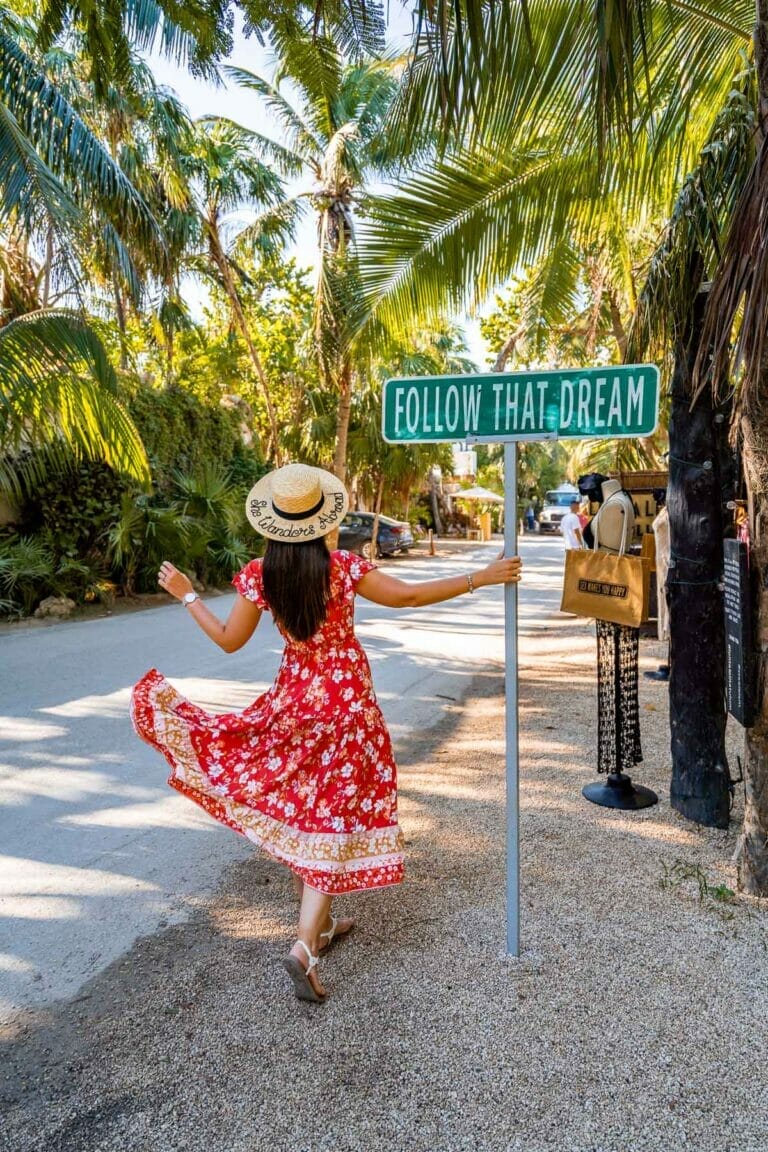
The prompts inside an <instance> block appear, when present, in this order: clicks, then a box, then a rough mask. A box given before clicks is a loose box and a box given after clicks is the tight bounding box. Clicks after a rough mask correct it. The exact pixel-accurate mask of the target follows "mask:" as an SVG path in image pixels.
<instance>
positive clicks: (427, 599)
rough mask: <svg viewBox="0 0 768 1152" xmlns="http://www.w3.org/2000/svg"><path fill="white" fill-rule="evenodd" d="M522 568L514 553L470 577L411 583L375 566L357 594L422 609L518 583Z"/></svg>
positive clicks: (393, 605) (387, 604)
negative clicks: (475, 592) (494, 587)
mask: <svg viewBox="0 0 768 1152" xmlns="http://www.w3.org/2000/svg"><path fill="white" fill-rule="evenodd" d="M522 567H523V565H522V561H521V560H520V557H519V556H512V557H510V558H509V559H506V560H505V559H501V560H494V561H493V563H492V564H488V565H487V566H486V567H485V568H480V569H478V570H476V571H475V572H472V573H470V574H469V576H468V575H467V574H466V573H465V574H464V575H463V576H446V577H444V578H443V579H441V580H425V581H423V582H422V583H421V584H409V583H407V582H406V581H405V580H398V579H397V578H396V577H395V576H387V575H386V574H385V573H384V572H380V571H379V569H378V568H374V569H373V571H372V572H368V573H367V574H366V575H365V576H363V578H362V579H361V580H360V581H359V582H358V585H357V593H358V595H359V596H362V597H364V599H366V600H371V601H372V602H373V603H374V604H381V605H382V606H383V607H385V608H422V607H424V606H425V605H427V604H440V603H442V602H443V601H445V600H453V599H454V598H455V597H456V596H461V595H462V593H464V592H471V591H472V589H473V588H484V587H487V586H488V585H490V584H517V583H518V581H519V580H520V574H521V571H522ZM470 579H471V586H470Z"/></svg>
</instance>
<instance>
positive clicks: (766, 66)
mask: <svg viewBox="0 0 768 1152" xmlns="http://www.w3.org/2000/svg"><path fill="white" fill-rule="evenodd" d="M754 37H755V64H756V68H757V82H758V93H759V101H760V130H761V133H762V135H763V136H765V135H766V133H767V132H768V0H756V21H755V32H754ZM760 375H761V380H760V387H759V388H756V389H753V390H752V395H753V396H755V397H756V398H757V397H760V400H757V399H756V403H755V404H754V406H753V405H751V404H749V403H746V404H745V405H744V406H743V409H742V413H741V421H740V432H741V442H742V461H743V466H744V473H745V475H746V479H747V491H748V494H749V534H750V540H751V543H752V547H751V552H750V570H751V572H752V580H753V586H752V587H753V616H754V620H755V634H754V654H755V659H754V664H755V667H754V673H753V674H754V676H755V678H756V679H755V683H756V693H755V695H756V707H755V722H754V725H753V726H752V727H751V728H748V729H747V731H746V738H745V742H744V826H743V828H742V834H741V839H740V840H739V846H738V848H737V851H736V864H737V868H738V875H739V888H740V889H741V891H742V892H749V893H751V894H752V895H754V896H768V584H767V583H766V581H768V483H767V482H768V448H767V447H766V445H768V439H766V436H767V434H768V418H767V417H766V413H765V411H764V408H763V407H761V405H763V404H764V400H762V397H764V396H765V395H766V393H768V357H766V358H764V359H763V363H762V365H761V372H760Z"/></svg>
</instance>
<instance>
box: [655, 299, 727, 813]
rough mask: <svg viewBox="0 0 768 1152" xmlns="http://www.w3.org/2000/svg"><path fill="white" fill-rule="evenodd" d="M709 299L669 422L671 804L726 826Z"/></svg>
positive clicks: (678, 370)
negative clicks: (705, 384) (706, 382)
mask: <svg viewBox="0 0 768 1152" xmlns="http://www.w3.org/2000/svg"><path fill="white" fill-rule="evenodd" d="M705 304H706V294H705V293H699V294H698V295H697V297H696V301H695V304H694V315H693V321H692V323H691V325H690V327H689V330H688V333H687V337H688V339H687V340H681V342H680V347H679V348H678V350H677V352H676V356H675V369H674V374H673V377H672V415H671V419H670V424H669V449H670V455H669V487H668V489H667V505H668V507H669V529H670V542H671V552H672V560H671V562H670V568H669V576H668V582H667V597H668V601H669V625H670V655H671V661H670V663H671V675H670V681H669V720H670V733H671V746H672V784H671V788H670V801H671V804H672V807H673V808H674V809H676V811H678V812H679V813H680V814H681V815H682V816H685V817H686V818H687V819H688V820H694V821H696V823H697V824H706V825H709V826H710V827H715V828H727V827H728V819H729V810H730V792H729V784H730V776H729V773H728V762H727V759H726V755H725V722H726V712H725V706H724V699H725V624H724V619H723V596H722V592H721V591H720V587H719V584H720V579H721V574H722V570H723V524H722V495H721V486H720V467H719V454H718V444H717V435H718V434H717V431H716V428H717V426H716V424H715V421H714V413H713V403H712V392H711V391H710V390H709V389H708V390H706V391H705V392H703V393H702V394H701V396H700V397H699V398H698V400H697V401H696V403H695V404H694V405H693V407H691V392H690V381H691V374H692V371H693V365H694V363H695V360H696V355H697V352H698V348H699V343H700V338H701V330H702V323H703V318H704V308H705Z"/></svg>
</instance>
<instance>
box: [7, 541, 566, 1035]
mask: <svg viewBox="0 0 768 1152" xmlns="http://www.w3.org/2000/svg"><path fill="white" fill-rule="evenodd" d="M497 552H498V544H496V545H477V546H474V547H472V548H471V549H470V550H468V551H467V552H466V554H465V555H460V556H452V557H449V558H442V559H441V558H434V559H425V558H421V557H420V558H418V559H415V560H414V561H413V562H411V561H409V560H407V559H405V558H403V559H400V560H397V561H394V562H393V563H392V564H391V565H390V566H388V567H389V568H390V570H392V571H394V572H395V573H396V574H399V575H403V576H404V577H406V578H414V579H429V578H433V577H436V576H442V575H448V574H455V572H456V571H457V570H459V571H461V570H462V566H463V565H465V564H466V565H469V564H470V563H477V562H482V561H483V560H488V559H490V558H492V557H493V556H494V555H495V554H497ZM521 552H522V554H523V557H524V560H525V562H526V566H527V567H526V582H525V585H524V587H523V589H522V592H521V607H520V619H521V634H522V646H521V651H522V653H523V657H524V654H525V650H526V644H536V645H537V646H540V645H541V643H543V642H545V641H544V637H543V636H542V632H543V631H545V630H546V629H547V628H548V627H551V625H550V626H548V624H547V618H548V617H549V616H550V614H551V611H552V610H553V609H554V608H556V607H557V604H558V598H559V590H560V579H561V567H562V544H561V542H560V540H559V539H556V540H550V539H545V540H538V539H535V538H533V539H526V540H523V541H522V542H521ZM230 603H231V597H222V598H221V599H219V600H215V601H213V604H212V606H213V608H214V611H216V612H217V613H219V614H220V615H222V616H223V615H225V614H226V613H227V611H228V609H229V606H230ZM357 620H358V634H359V636H360V638H361V640H362V642H363V644H364V645H365V648H366V650H367V652H368V654H369V657H370V661H371V665H372V668H373V676H374V682H375V684H376V689H377V693H378V696H379V700H380V702H381V705H382V708H383V711H384V714H385V716H386V718H387V722H388V723H389V725H390V728H391V731H392V735H393V738H394V740H395V743H396V746H397V744H400V745H401V746H402V745H403V743H404V742H406V741H407V739H408V735H409V733H410V732H412V731H414V730H416V729H419V730H423V729H424V728H429V727H431V726H432V725H433V724H435V723H436V722H437V720H438V719H439V718H440V716H441V715H442V713H443V711H444V709H445V708H446V706H449V704H450V703H451V702H453V701H455V700H461V699H463V697H464V695H465V693H466V692H467V690H468V688H469V686H470V684H471V681H472V677H473V675H474V674H475V673H477V672H478V671H479V670H481V669H482V668H487V667H488V666H489V664H490V665H492V666H493V665H496V666H498V665H500V664H501V663H502V661H503V615H502V604H501V590H500V589H484V590H482V591H481V592H479V593H478V594H477V595H476V596H464V597H462V598H461V599H459V600H454V601H452V602H450V603H448V604H446V605H442V606H438V607H436V608H431V609H428V610H420V611H412V612H409V613H397V612H395V611H393V610H388V609H384V608H379V607H378V606H376V605H374V604H367V603H366V602H365V601H362V600H359V601H358V607H357ZM280 647H281V646H280V638H279V636H278V634H277V632H276V630H275V629H274V627H273V625H272V623H271V621H270V619H269V617H267V616H264V617H263V618H262V622H261V624H260V626H259V630H258V632H257V633H256V636H255V637H254V639H253V640H252V641H251V643H250V644H249V645H248V646H247V647H246V648H245V649H244V650H242V651H241V652H238V653H235V654H234V655H231V656H227V655H225V654H224V653H222V652H220V651H219V649H217V648H215V647H214V646H213V645H212V644H211V643H210V641H209V640H207V639H206V637H205V636H203V634H202V633H200V632H199V631H198V630H197V629H196V628H195V627H194V625H193V624H192V623H191V621H190V620H189V619H188V618H187V617H186V615H185V613H184V610H183V609H182V608H180V607H179V606H178V605H175V604H174V605H169V606H168V607H163V608H154V609H150V610H147V611H144V612H138V613H134V614H131V615H123V616H116V617H112V618H109V619H97V620H90V621H82V622H72V623H66V624H63V625H59V626H56V627H51V628H44V629H39V628H37V629H36V628H29V627H25V626H19V628H18V630H16V629H14V630H13V631H11V632H5V633H4V634H3V635H2V636H0V1020H2V1019H3V1018H7V1017H8V1016H9V1015H12V1014H13V1012H14V1011H15V1010H16V1009H18V1008H19V1007H23V1006H26V1005H29V1006H34V1007H42V1006H44V1005H45V1004H47V1003H50V1002H51V1001H53V1000H56V999H58V998H61V997H68V996H71V995H74V994H75V993H76V992H77V990H78V988H79V987H80V986H81V984H82V983H83V982H84V981H85V980H86V979H88V978H89V977H91V976H92V975H93V974H94V973H95V972H97V971H99V970H101V969H102V968H104V967H105V966H106V965H107V964H109V963H111V962H112V961H113V960H114V959H115V958H116V957H118V956H119V955H121V953H122V952H123V951H125V949H127V948H128V947H129V946H130V944H131V943H132V941H133V940H134V939H135V938H136V937H137V936H139V935H142V934H146V933H151V932H153V931H155V930H156V929H157V928H159V927H162V926H164V925H165V924H168V923H170V922H173V921H174V920H179V919H182V918H184V917H185V916H186V915H187V914H188V913H189V911H190V910H191V909H192V908H193V907H194V905H195V901H196V899H197V898H199V897H200V896H201V895H204V894H205V893H207V892H209V891H211V889H212V888H214V887H215V885H216V883H217V880H218V877H219V875H220V874H221V871H222V869H223V868H224V867H225V866H226V865H228V864H229V863H231V862H232V861H234V860H239V859H242V858H243V857H245V856H246V855H247V854H249V853H250V852H251V851H252V850H253V849H252V847H251V846H250V845H248V843H247V842H246V841H244V840H242V839H240V838H239V837H237V836H233V835H230V834H228V833H226V831H224V830H222V829H221V828H220V827H218V826H217V825H216V824H214V823H213V821H211V820H210V819H209V818H208V817H207V816H205V814H204V813H202V812H201V811H199V810H198V809H197V808H196V807H195V806H194V805H192V804H190V803H189V802H188V801H187V800H184V799H183V798H182V797H181V796H179V795H178V794H177V793H175V792H173V791H171V790H170V789H169V788H167V787H166V786H165V775H164V771H163V769H164V762H162V761H161V760H160V758H159V757H158V756H157V754H156V753H155V752H154V751H153V750H152V749H150V748H149V747H148V746H146V745H144V744H143V743H141V742H140V741H139V740H138V739H137V738H136V737H135V736H134V734H133V731H132V729H131V727H130V722H129V719H128V701H129V694H130V686H131V684H132V683H133V682H134V681H136V680H137V679H138V678H139V676H141V674H142V673H143V672H144V671H146V669H147V668H149V667H151V666H153V665H155V666H156V667H158V668H160V669H161V670H162V671H163V672H164V673H165V674H166V675H167V676H169V677H170V678H171V679H172V680H173V682H174V683H175V684H176V685H177V687H178V688H179V689H180V691H182V692H183V693H185V694H186V695H187V696H189V697H190V698H191V699H192V700H194V701H195V702H196V703H199V704H201V705H203V706H204V707H208V708H211V709H213V710H219V709H238V708H242V707H244V706H245V705H246V704H247V703H249V702H250V701H251V700H252V699H253V697H254V696H255V695H257V693H259V692H261V691H263V689H264V688H266V687H267V686H268V684H269V683H270V681H271V679H272V677H273V676H274V673H275V671H276V669H277V666H278V663H279V658H280Z"/></svg>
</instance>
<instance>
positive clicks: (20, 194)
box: [0, 28, 162, 249]
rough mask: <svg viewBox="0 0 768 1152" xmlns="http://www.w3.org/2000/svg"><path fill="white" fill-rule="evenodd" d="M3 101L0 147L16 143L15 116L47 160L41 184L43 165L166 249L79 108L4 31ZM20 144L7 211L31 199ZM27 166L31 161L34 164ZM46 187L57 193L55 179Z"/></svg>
mask: <svg viewBox="0 0 768 1152" xmlns="http://www.w3.org/2000/svg"><path fill="white" fill-rule="evenodd" d="M0 103H1V104H2V105H3V106H4V107H5V109H6V115H5V116H4V118H3V123H4V139H2V140H0V143H11V144H13V143H14V141H13V140H12V139H11V120H10V118H9V116H8V115H7V113H10V116H12V117H13V120H14V121H15V123H16V124H17V125H18V128H19V130H20V131H21V133H23V135H24V136H25V137H26V139H27V140H28V141H29V144H30V145H31V147H32V148H33V149H34V150H35V151H36V152H37V154H38V156H39V157H40V160H41V161H42V163H41V164H39V165H38V167H37V169H36V170H35V171H34V172H32V173H31V175H32V177H33V178H34V179H35V180H36V181H38V183H40V182H41V180H42V166H43V165H45V167H46V168H47V169H48V171H49V172H50V173H51V174H52V176H53V178H55V179H56V180H58V181H60V182H63V183H64V184H65V186H66V187H67V188H68V189H77V190H78V198H79V200H80V201H81V202H85V203H88V202H89V201H90V200H91V198H93V199H95V200H96V201H97V203H98V204H99V205H100V207H101V209H102V211H104V212H105V214H107V215H108V216H109V218H110V219H112V220H113V222H114V223H115V225H116V226H117V225H118V224H119V223H120V222H123V223H124V224H126V225H129V226H130V228H131V230H132V232H133V233H134V235H136V236H138V237H140V238H141V239H142V241H143V242H144V243H145V244H146V245H147V246H148V247H152V246H154V247H155V248H157V249H162V233H161V230H160V228H159V226H158V224H157V221H156V220H155V218H154V216H153V215H152V213H151V211H150V210H149V208H148V207H147V204H146V202H145V200H144V199H143V198H142V197H141V196H140V195H139V194H138V192H137V191H136V189H135V188H134V187H133V185H132V184H131V182H130V181H129V180H128V179H127V178H126V176H125V174H124V173H123V172H122V171H121V169H120V167H119V165H117V164H116V163H115V162H114V160H113V159H112V157H111V156H110V155H109V152H108V151H107V150H106V148H105V147H104V146H103V145H102V143H101V141H100V140H99V139H98V137H97V136H96V135H95V134H94V133H93V132H92V131H91V130H90V129H89V128H88V126H87V125H86V124H85V123H84V121H83V120H82V118H81V117H80V115H79V114H78V112H77V111H76V110H75V108H74V107H73V106H72V105H71V104H70V103H69V101H67V100H66V99H65V98H64V96H63V95H62V94H61V92H60V91H59V90H58V89H57V88H56V86H55V85H54V84H52V83H51V81H50V80H48V78H47V77H46V76H45V74H44V72H43V71H42V70H41V69H40V67H39V66H38V64H37V63H36V62H35V61H34V60H33V59H32V57H31V56H29V55H28V54H27V53H26V52H25V51H24V50H23V49H22V47H21V45H20V44H19V43H18V42H17V41H15V40H14V39H13V38H12V37H10V36H9V35H7V34H6V33H5V32H4V31H3V30H2V28H0ZM15 146H16V157H14V153H13V150H11V152H10V153H9V156H10V166H9V169H8V174H9V175H11V174H15V175H16V179H15V180H14V181H13V182H12V184H11V186H10V188H11V191H12V192H13V198H12V199H10V200H9V198H8V197H9V188H7V187H6V185H5V182H3V195H4V207H5V211H6V212H7V211H8V210H9V209H10V208H12V207H13V206H14V199H15V200H16V202H19V201H20V202H22V203H23V199H24V195H25V188H24V184H23V181H22V180H21V179H20V177H19V174H20V173H21V172H22V171H23V169H22V168H21V166H20V165H19V162H18V154H19V147H20V145H19V142H18V139H16V141H15ZM28 151H29V150H28V149H27V152H28ZM25 162H26V163H27V164H28V163H29V162H28V160H26V161H25ZM0 163H2V158H0ZM41 186H42V185H41ZM46 187H47V190H48V192H49V194H50V193H52V189H53V184H52V183H51V181H50V179H49V180H48V183H47V186H46Z"/></svg>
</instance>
